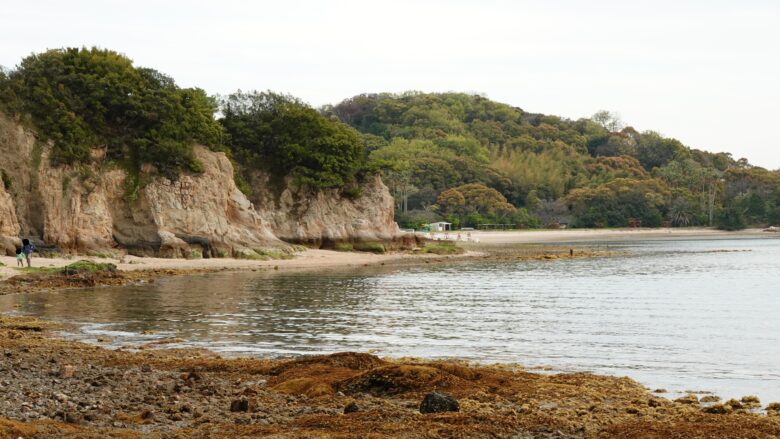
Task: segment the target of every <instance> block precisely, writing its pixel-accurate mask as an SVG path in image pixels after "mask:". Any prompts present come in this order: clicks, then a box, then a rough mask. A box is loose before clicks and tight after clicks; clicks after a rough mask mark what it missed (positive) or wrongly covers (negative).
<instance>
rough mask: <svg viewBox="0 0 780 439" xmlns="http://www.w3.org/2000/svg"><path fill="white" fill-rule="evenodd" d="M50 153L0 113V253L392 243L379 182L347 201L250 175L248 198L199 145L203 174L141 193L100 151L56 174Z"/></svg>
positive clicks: (161, 181) (211, 252) (186, 252)
mask: <svg viewBox="0 0 780 439" xmlns="http://www.w3.org/2000/svg"><path fill="white" fill-rule="evenodd" d="M49 149H50V148H49V146H48V145H47V144H45V143H44V142H42V141H40V140H38V139H37V138H36V135H35V133H34V132H32V131H30V130H28V129H25V128H23V127H22V126H21V125H20V124H19V123H17V122H16V121H15V120H13V119H10V118H8V117H6V116H5V115H2V114H0V171H2V175H3V181H4V182H7V183H4V184H2V185H0V251H4V252H5V253H9V254H10V253H12V252H13V250H14V248H15V247H16V246H17V245H18V244H19V242H20V241H19V237H20V236H25V237H32V238H34V239H38V240H40V241H42V242H44V243H45V244H46V245H50V246H56V247H57V248H60V249H63V250H105V249H119V250H122V251H124V250H126V251H128V252H131V253H134V254H143V255H156V256H162V257H212V256H226V255H235V254H239V255H241V254H247V253H249V254H257V253H260V254H262V253H263V252H264V251H265V250H266V249H269V248H273V249H276V250H277V251H278V250H279V249H281V250H282V251H286V250H288V249H290V248H292V247H291V245H290V243H305V244H311V245H328V244H330V243H333V242H340V241H369V240H370V241H375V240H376V241H380V240H381V241H391V240H393V239H396V238H397V237H398V235H399V230H398V226H397V225H396V224H395V222H393V202H392V197H391V196H390V193H389V191H388V190H387V187H385V185H384V184H383V183H382V181H381V179H380V178H379V177H378V176H375V177H367V178H366V181H364V182H363V184H362V185H361V189H362V193H361V194H360V195H357V196H354V197H347V196H345V195H343V194H342V193H341V192H340V191H338V190H335V189H334V190H313V189H310V188H306V187H299V186H297V185H296V184H295V182H294V181H293V180H292V179H290V178H282V179H280V181H273V179H272V177H271V176H270V175H267V174H264V173H262V172H256V173H255V174H253V176H252V179H251V183H252V196H251V197H247V196H246V195H245V194H244V193H243V192H241V191H240V190H239V189H238V187H237V186H236V184H235V181H234V178H233V172H234V171H233V165H232V163H231V162H230V160H229V159H228V158H227V157H226V156H225V154H224V153H221V152H214V151H211V150H209V149H207V148H205V147H201V146H196V147H195V151H194V152H195V155H196V157H197V159H198V161H199V162H200V164H201V167H202V172H200V173H198V174H185V175H181V176H180V177H179V178H178V179H177V180H175V181H172V180H169V179H167V178H164V177H162V176H157V177H148V180H146V181H143V184H141V185H132V184H130V180H129V178H128V175H127V173H126V172H125V171H124V170H123V169H122V168H120V167H118V166H117V165H116V164H113V163H112V162H110V161H109V160H106V159H105V157H103V155H104V153H103V152H102V150H100V149H94V150H93V163H92V164H90V165H88V166H87V165H80V166H56V167H55V166H51V165H50V160H49ZM145 175H152V174H145ZM17 241H19V242H17Z"/></svg>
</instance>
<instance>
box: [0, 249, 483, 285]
mask: <svg viewBox="0 0 780 439" xmlns="http://www.w3.org/2000/svg"><path fill="white" fill-rule="evenodd" d="M480 255H481V253H478V252H467V253H464V254H462V255H444V256H442V255H436V254H412V253H403V252H393V253H385V254H374V253H358V252H338V251H333V250H319V249H308V250H305V251H303V252H299V253H296V254H295V256H294V257H293V258H291V259H270V260H265V261H263V260H249V259H233V258H218V259H217V258H213V259H165V258H149V257H143V258H141V257H135V256H125V257H123V258H122V259H116V258H97V257H90V256H80V255H75V256H73V257H70V258H64V257H63V258H42V257H37V258H33V266H34V267H64V266H66V265H68V264H72V263H73V262H75V261H78V260H90V261H94V262H110V263H112V264H115V265H116V266H117V268H118V269H119V270H120V271H125V272H133V271H144V270H158V271H160V270H173V271H178V270H193V271H218V270H258V269H266V270H268V269H279V270H292V269H296V270H306V269H326V268H334V267H353V266H354V267H360V266H367V265H382V264H403V263H404V262H411V261H413V260H437V261H438V260H447V259H454V258H468V257H474V256H480ZM0 262H2V263H4V264H5V266H4V267H0V280H4V279H8V278H9V277H12V276H16V275H18V274H20V273H23V271H20V270H18V269H16V268H15V266H16V260H15V258H13V257H10V256H2V257H0Z"/></svg>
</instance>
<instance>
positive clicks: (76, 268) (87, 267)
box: [59, 260, 116, 276]
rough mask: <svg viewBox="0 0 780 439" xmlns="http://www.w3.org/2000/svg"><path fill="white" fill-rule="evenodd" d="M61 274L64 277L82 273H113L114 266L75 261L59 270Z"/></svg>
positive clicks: (114, 270)
mask: <svg viewBox="0 0 780 439" xmlns="http://www.w3.org/2000/svg"><path fill="white" fill-rule="evenodd" d="M59 270H60V273H61V274H64V275H66V276H69V275H73V274H82V273H103V272H107V273H115V272H116V265H114V264H111V263H108V262H106V263H102V262H92V261H83V260H82V261H77V262H74V263H72V264H69V265H66V266H64V267H62V268H60V269H59Z"/></svg>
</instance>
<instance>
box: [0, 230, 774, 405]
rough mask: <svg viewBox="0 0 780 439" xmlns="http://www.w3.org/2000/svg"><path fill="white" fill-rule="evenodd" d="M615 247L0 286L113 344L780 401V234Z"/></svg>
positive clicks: (4, 305) (15, 300)
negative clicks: (450, 360)
mask: <svg viewBox="0 0 780 439" xmlns="http://www.w3.org/2000/svg"><path fill="white" fill-rule="evenodd" d="M617 245H618V246H622V247H625V249H626V250H629V251H630V252H631V256H627V257H616V258H602V259H574V260H564V261H556V262H549V261H525V262H511V263H510V262H502V263H495V262H493V263H469V264H455V265H451V266H443V267H441V266H440V267H424V268H409V269H403V270H395V271H388V270H384V271H381V270H377V269H371V270H361V271H355V272H338V271H329V272H324V273H292V274H290V273H274V274H268V273H241V274H236V273H220V274H213V275H207V276H198V277H177V278H170V279H164V280H161V281H158V282H157V283H154V284H151V285H146V286H135V287H123V288H102V289H98V290H85V291H77V292H69V293H66V294H57V293H54V294H37V295H17V296H6V297H0V310H6V311H7V310H12V309H15V310H16V311H17V312H21V313H25V314H32V315H37V316H41V317H46V318H52V319H60V320H68V321H74V322H79V323H82V324H84V326H82V329H81V330H80V331H79V332H78V333H77V334H73V335H74V336H76V337H79V338H82V339H86V340H90V339H91V340H94V339H95V338H96V337H97V336H98V335H111V336H113V337H114V338H115V340H116V343H118V344H122V343H138V342H139V341H143V340H147V339H153V338H159V337H169V336H176V337H180V338H183V339H185V340H187V342H186V343H184V344H183V345H187V346H203V347H208V348H210V349H214V350H218V351H222V352H240V353H249V354H257V355H279V354H290V353H315V352H317V353H320V352H337V351H344V350H359V351H365V350H368V349H375V350H377V352H378V354H379V355H391V356H405V355H411V356H420V357H460V358H467V359H474V360H480V361H486V362H519V363H522V364H525V365H527V366H548V365H549V366H551V367H553V368H554V369H556V370H587V371H594V372H600V373H609V374H616V375H628V376H631V377H633V378H635V379H638V380H639V381H641V382H643V383H645V384H646V385H648V386H651V387H653V388H656V387H664V388H668V389H670V390H676V391H683V390H689V389H691V390H710V391H715V392H717V393H719V394H720V395H721V396H724V397H730V396H741V395H744V394H758V395H759V396H761V397H762V399H764V400H780V343H778V341H780V319H777V312H778V311H780V297H778V294H777V292H778V291H780V288H779V287H778V285H780V257H779V256H780V240H776V239H760V240H757V239H740V240H695V241H694V240H685V241H644V242H638V243H637V242H635V243H625V244H617ZM723 249H728V250H747V251H741V252H720V251H715V250H723ZM150 331H154V333H153V334H148V332H150ZM144 332H147V334H143V333H144ZM181 345H182V344H179V345H176V346H181Z"/></svg>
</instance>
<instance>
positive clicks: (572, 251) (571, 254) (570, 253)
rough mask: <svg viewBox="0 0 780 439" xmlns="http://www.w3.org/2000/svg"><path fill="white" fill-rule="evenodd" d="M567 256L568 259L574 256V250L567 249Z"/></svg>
mask: <svg viewBox="0 0 780 439" xmlns="http://www.w3.org/2000/svg"><path fill="white" fill-rule="evenodd" d="M569 256H570V257H571V256H574V249H573V248H570V249H569Z"/></svg>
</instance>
